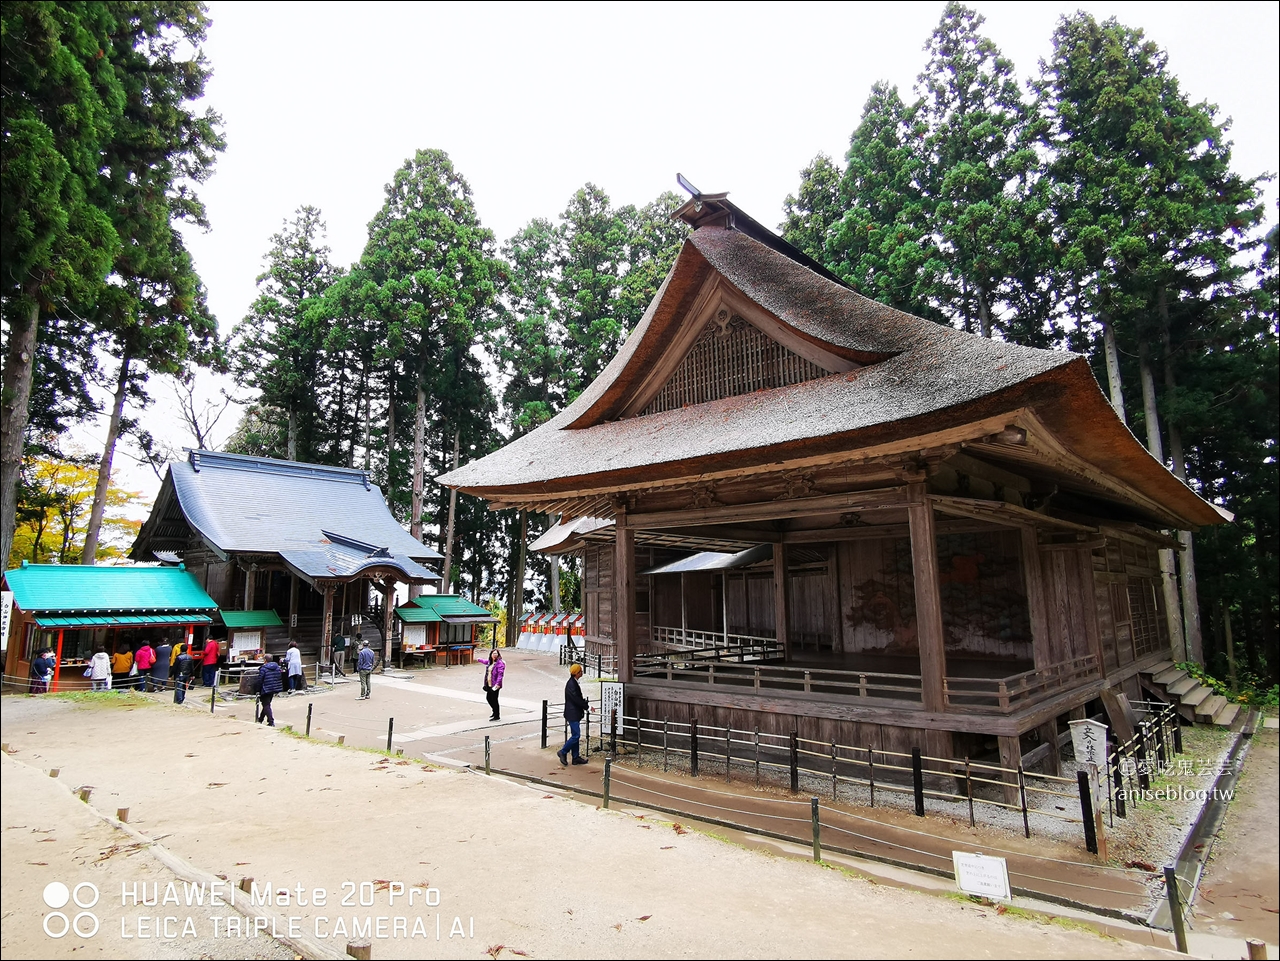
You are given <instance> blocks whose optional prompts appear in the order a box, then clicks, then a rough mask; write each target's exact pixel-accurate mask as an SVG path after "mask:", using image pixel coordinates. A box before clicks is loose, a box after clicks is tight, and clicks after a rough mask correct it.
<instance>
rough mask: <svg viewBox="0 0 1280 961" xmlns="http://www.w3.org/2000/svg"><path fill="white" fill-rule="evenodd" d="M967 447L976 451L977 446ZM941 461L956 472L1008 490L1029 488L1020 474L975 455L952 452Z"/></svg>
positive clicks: (1029, 485)
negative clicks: (979, 478)
mask: <svg viewBox="0 0 1280 961" xmlns="http://www.w3.org/2000/svg"><path fill="white" fill-rule="evenodd" d="M968 449H969V450H971V451H976V450H977V449H978V448H974V447H970V448H968ZM943 463H944V464H946V465H948V466H950V467H952V468H954V469H955V470H956V471H957V472H958V473H961V474H968V475H970V476H971V477H981V478H982V479H983V480H986V481H990V482H991V483H993V484H999V485H1000V486H1001V487H1007V488H1009V490H1015V491H1023V492H1029V491H1030V490H1031V481H1029V480H1027V478H1025V477H1023V476H1022V475H1021V474H1015V473H1013V472H1012V471H1008V470H1005V469H1004V468H1002V467H996V466H995V465H994V464H988V463H987V462H986V461H984V460H979V459H978V458H977V457H970V456H969V455H968V454H952V455H951V456H950V457H948V458H947V459H946V460H945V461H943Z"/></svg>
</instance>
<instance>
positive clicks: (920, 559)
mask: <svg viewBox="0 0 1280 961" xmlns="http://www.w3.org/2000/svg"><path fill="white" fill-rule="evenodd" d="M907 523H908V525H909V526H910V529H911V568H912V571H913V572H914V574H915V587H916V639H917V641H918V643H919V645H920V689H921V694H922V699H923V701H924V709H925V710H926V711H943V710H946V703H945V701H944V699H943V696H942V681H943V678H944V677H946V674H947V652H946V647H945V635H944V634H943V631H942V597H941V595H940V594H939V591H938V584H939V578H938V538H937V535H936V533H935V530H934V522H933V505H932V504H931V503H930V502H929V498H928V495H927V494H926V493H925V486H924V484H923V483H919V484H908V485H907Z"/></svg>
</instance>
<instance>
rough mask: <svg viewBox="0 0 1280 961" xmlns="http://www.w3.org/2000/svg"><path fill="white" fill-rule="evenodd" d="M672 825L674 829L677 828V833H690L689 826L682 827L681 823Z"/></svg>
mask: <svg viewBox="0 0 1280 961" xmlns="http://www.w3.org/2000/svg"><path fill="white" fill-rule="evenodd" d="M671 827H672V829H674V830H675V832H676V834H688V833H689V829H688V828H685V827H681V826H680V825H679V824H673V825H671Z"/></svg>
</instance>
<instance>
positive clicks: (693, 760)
mask: <svg viewBox="0 0 1280 961" xmlns="http://www.w3.org/2000/svg"><path fill="white" fill-rule="evenodd" d="M689 774H690V775H691V776H693V777H697V776H698V719H697V718H696V717H695V718H694V719H693V721H692V723H690V725H689Z"/></svg>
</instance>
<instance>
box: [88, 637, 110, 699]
mask: <svg viewBox="0 0 1280 961" xmlns="http://www.w3.org/2000/svg"><path fill="white" fill-rule="evenodd" d="M87 673H88V675H89V680H90V681H91V682H92V685H93V689H94V690H95V691H109V690H111V655H110V654H108V653H107V649H106V648H105V647H103V646H102V645H101V644H99V645H98V650H97V651H96V652H95V653H94V655H93V657H91V658H90V659H89V670H88V672H87Z"/></svg>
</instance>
